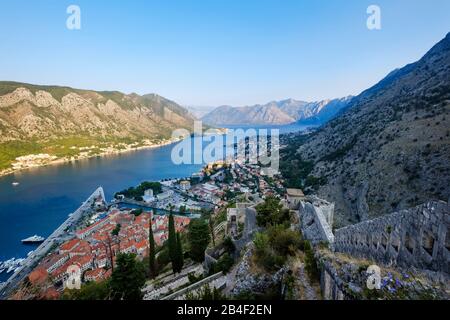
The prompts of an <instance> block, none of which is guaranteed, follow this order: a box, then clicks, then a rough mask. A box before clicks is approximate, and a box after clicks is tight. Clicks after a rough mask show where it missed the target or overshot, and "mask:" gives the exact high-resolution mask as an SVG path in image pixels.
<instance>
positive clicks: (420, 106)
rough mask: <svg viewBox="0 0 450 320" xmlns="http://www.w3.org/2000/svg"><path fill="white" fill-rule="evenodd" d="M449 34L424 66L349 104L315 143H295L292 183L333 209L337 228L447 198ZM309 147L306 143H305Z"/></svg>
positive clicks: (288, 158) (288, 162) (288, 165)
mask: <svg viewBox="0 0 450 320" xmlns="http://www.w3.org/2000/svg"><path fill="white" fill-rule="evenodd" d="M449 99H450V34H448V35H447V36H446V37H445V39H443V40H442V41H441V42H439V43H438V44H437V45H436V46H434V47H433V48H432V49H431V50H430V51H429V52H428V53H427V54H426V55H425V56H424V57H423V58H422V59H420V60H419V61H418V62H415V63H413V64H410V65H407V66H405V67H404V68H401V69H398V70H395V71H393V72H391V73H390V74H389V75H388V76H387V77H386V78H384V79H383V80H381V81H380V82H379V83H378V84H376V85H375V86H373V87H372V88H370V89H368V90H366V91H364V92H363V93H361V94H360V95H359V96H357V97H355V98H354V99H352V101H351V102H350V104H349V105H348V106H347V107H346V110H345V111H343V113H342V114H341V115H340V116H338V117H337V118H335V119H334V120H332V121H330V122H329V123H328V124H327V125H325V126H324V127H322V128H321V129H320V130H319V131H317V132H316V133H314V134H313V135H311V136H310V137H306V138H305V137H304V136H302V137H295V138H292V139H291V138H289V139H291V140H290V142H285V143H290V145H295V143H298V144H299V145H300V147H299V148H298V150H297V152H296V153H295V154H293V153H290V151H289V148H287V149H286V150H285V152H284V160H283V161H284V166H285V168H284V170H285V172H288V173H289V174H290V175H291V176H292V174H293V173H292V170H297V169H295V168H296V167H299V166H301V167H302V168H303V171H297V176H296V179H291V180H290V181H291V184H295V185H297V186H300V187H305V188H314V189H316V190H315V191H313V190H310V192H316V193H318V194H319V195H320V196H321V197H323V198H325V199H327V200H330V201H333V202H335V203H336V219H337V221H336V222H337V223H338V226H339V225H345V224H348V223H354V222H357V221H361V220H365V219H367V218H369V217H373V216H377V215H381V214H385V213H389V212H392V211H394V210H399V209H402V208H407V207H412V206H415V205H417V204H420V203H423V202H425V201H427V200H430V199H441V200H447V199H448V198H449V197H450V185H449V183H448V182H449V181H450V101H449ZM303 140H306V141H303Z"/></svg>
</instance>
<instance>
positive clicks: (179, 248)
mask: <svg viewBox="0 0 450 320" xmlns="http://www.w3.org/2000/svg"><path fill="white" fill-rule="evenodd" d="M183 264H184V258H183V246H182V244H181V240H180V233H178V232H177V266H176V267H177V272H181V270H182V269H183Z"/></svg>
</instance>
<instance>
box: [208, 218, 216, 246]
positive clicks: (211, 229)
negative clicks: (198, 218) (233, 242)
mask: <svg viewBox="0 0 450 320" xmlns="http://www.w3.org/2000/svg"><path fill="white" fill-rule="evenodd" d="M208 224H209V231H210V232H211V240H212V243H213V246H214V247H215V246H216V235H215V234H214V219H213V217H212V215H211V214H210V215H209V219H208Z"/></svg>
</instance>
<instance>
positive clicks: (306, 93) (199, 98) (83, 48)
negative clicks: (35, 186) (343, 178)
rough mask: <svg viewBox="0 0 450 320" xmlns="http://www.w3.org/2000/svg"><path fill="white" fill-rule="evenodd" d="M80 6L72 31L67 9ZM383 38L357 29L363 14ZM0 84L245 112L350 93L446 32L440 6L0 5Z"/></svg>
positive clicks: (437, 0) (188, 1)
mask: <svg viewBox="0 0 450 320" xmlns="http://www.w3.org/2000/svg"><path fill="white" fill-rule="evenodd" d="M71 4H76V5H78V6H79V7H80V8H81V30H68V29H67V28H66V19H67V17H68V16H69V15H68V14H67V13H66V9H67V7H68V6H69V5H71ZM371 4H376V5H378V6H380V8H381V23H382V29H381V30H375V31H370V30H368V29H367V27H366V20H367V17H368V14H367V13H366V9H367V7H368V6H369V5H371ZM0 5H1V7H0V28H1V32H0V43H1V45H0V80H15V81H22V82H29V83H35V84H58V85H68V86H72V87H76V88H86V89H95V90H119V91H123V92H126V93H130V92H137V93H139V94H144V93H153V92H154V93H158V94H160V95H163V96H165V97H167V98H169V99H172V100H175V101H176V102H178V103H180V104H191V105H221V104H231V105H247V104H255V103H265V102H268V101H271V100H275V99H277V100H278V99H285V98H295V99H301V100H319V99H323V98H334V97H341V96H345V95H349V94H358V93H359V92H360V91H362V90H364V89H366V88H367V87H369V86H371V85H373V84H375V83H376V82H377V81H379V80H380V79H381V78H382V77H383V76H384V75H386V74H387V73H388V72H390V71H391V70H392V69H395V68H397V67H401V66H403V65H405V64H407V63H410V62H413V61H415V60H417V59H419V58H420V57H421V56H422V55H423V54H424V53H426V51H427V50H428V49H430V48H431V47H432V46H433V45H434V44H435V43H436V42H438V41H439V40H441V39H442V38H443V37H444V36H445V35H446V33H447V32H449V31H450V18H449V12H450V1H449V0H433V1H429V0H423V1H419V0H417V1H413V0H386V1H379V0H371V1H366V0H334V1H333V0H322V1H318V0H309V1H306V0H304V1H302V0H295V1H280V0H273V1H265V0H255V1H251V0H246V1H244V0H236V1H234V0H227V1H225V0H209V1H206V0H205V1H196V0H180V1H170V0H161V1H152V0H150V1H149V0H147V1H132V0H128V1H116V0H110V1H105V0H104V1H99V0H98V1H94V0H88V1H79V0H71V1H64V0H59V1H56V0H47V1H44V0H40V1H22V0H14V1H12V0H11V1H5V0H1V2H0Z"/></svg>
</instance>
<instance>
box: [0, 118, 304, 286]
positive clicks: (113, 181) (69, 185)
mask: <svg viewBox="0 0 450 320" xmlns="http://www.w3.org/2000/svg"><path fill="white" fill-rule="evenodd" d="M302 128H304V127H296V126H293V127H288V128H286V127H283V128H282V130H280V131H282V132H283V133H284V132H288V131H297V130H301V129H302ZM196 139H199V138H196ZM172 148H173V145H169V146H164V147H160V148H155V149H143V150H139V151H132V152H128V153H123V154H119V155H112V156H106V157H98V158H92V159H85V160H80V161H76V162H72V163H65V164H60V165H52V166H47V167H41V168H35V169H29V170H25V171H21V172H18V173H14V174H11V175H8V176H5V177H0V261H4V260H7V259H9V258H12V257H15V258H20V257H25V256H26V255H27V253H28V252H29V251H31V250H33V249H34V248H35V247H36V246H33V245H23V244H22V243H21V241H20V240H21V239H24V238H26V237H29V236H31V235H34V234H38V235H41V236H44V237H47V236H48V235H50V234H51V233H52V232H53V230H54V229H56V228H57V227H58V226H59V225H60V224H61V223H62V222H63V221H64V220H65V219H66V218H67V216H68V214H69V213H71V212H73V211H74V210H75V209H77V208H78V207H79V206H80V204H81V203H82V202H83V201H84V200H85V199H86V198H87V197H88V196H89V195H90V194H91V193H92V192H93V191H94V190H95V189H96V188H97V187H98V186H103V188H104V190H105V195H106V197H107V199H111V198H112V196H113V194H114V193H115V192H117V191H119V190H122V189H125V188H127V187H129V186H135V185H137V184H139V183H140V182H142V181H153V180H161V179H165V178H183V177H188V176H190V175H191V174H192V173H194V172H197V171H199V170H200V169H201V168H202V166H203V165H202V164H182V165H175V164H174V163H173V162H172V161H171V151H172ZM15 181H17V182H19V185H18V186H13V185H12V183H13V182H15ZM10 275H11V274H9V275H7V274H6V273H5V272H3V273H2V274H0V281H5V280H6V278H7V277H8V276H10Z"/></svg>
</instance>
